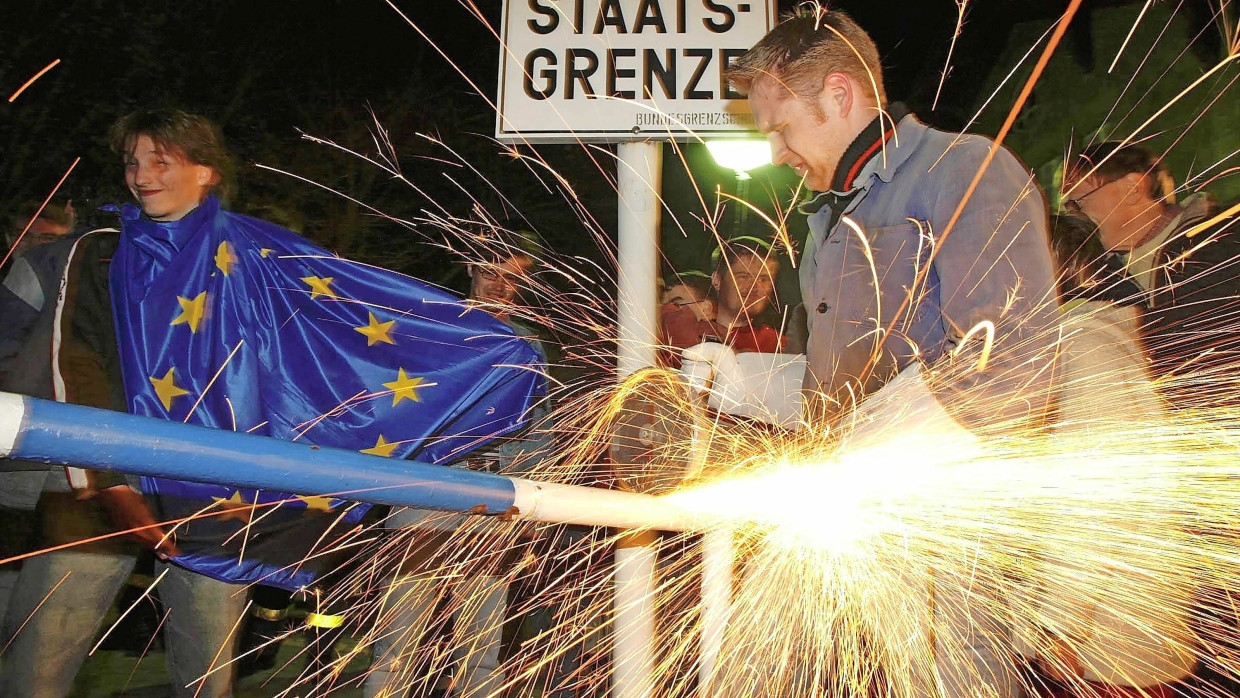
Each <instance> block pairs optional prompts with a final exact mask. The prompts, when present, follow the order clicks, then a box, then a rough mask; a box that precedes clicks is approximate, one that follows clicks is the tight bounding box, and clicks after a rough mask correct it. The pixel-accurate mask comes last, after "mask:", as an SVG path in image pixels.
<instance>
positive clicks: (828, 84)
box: [818, 72, 856, 118]
mask: <svg viewBox="0 0 1240 698" xmlns="http://www.w3.org/2000/svg"><path fill="white" fill-rule="evenodd" d="M818 103H819V104H820V105H821V106H822V108H823V109H824V110H825V111H826V113H827V114H828V115H834V116H837V117H840V118H847V116H848V114H849V113H850V112H851V111H852V110H853V106H854V105H855V104H856V85H855V84H854V83H853V81H852V80H851V79H850V78H849V77H848V76H847V75H845V74H844V73H840V72H834V73H827V75H826V77H824V78H823V79H822V94H821V95H819V96H818Z"/></svg>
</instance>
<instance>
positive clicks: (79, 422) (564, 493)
mask: <svg viewBox="0 0 1240 698" xmlns="http://www.w3.org/2000/svg"><path fill="white" fill-rule="evenodd" d="M5 456H7V457H10V458H16V459H22V460H30V461H37V462H43V463H48V464H53V465H67V466H81V467H87V468H95V469H106V470H116V471H120V472H125V473H133V474H137V475H155V476H159V477H166V478H171V479H176V480H189V481H192V482H203V483H211V484H219V485H229V486H233V487H242V488H250V489H266V490H276V491H280V492H291V493H296V494H301V495H318V496H332V497H336V498H342V499H352V500H357V501H363V502H371V503H374V504H390V505H396V506H408V507H416V508H419V509H438V510H442V511H457V512H465V513H474V514H491V515H496V514H507V515H510V516H514V517H517V518H521V519H529V520H533V521H543V522H547V523H575V524H586V525H592V526H614V527H616V528H637V529H642V528H645V529H656V530H669V531H684V530H689V529H694V528H698V527H699V526H701V525H703V524H704V523H706V522H705V521H704V520H703V519H701V518H700V517H698V516H696V515H694V514H693V513H692V512H687V511H685V510H683V509H680V508H678V507H675V506H673V505H672V504H671V503H669V502H667V501H664V500H662V499H659V498H656V497H651V496H649V495H643V494H635V493H631V492H618V491H614V490H603V489H597V488H590V487H576V486H572V485H560V484H555V483H546V482H535V481H532V480H524V479H521V478H512V477H505V476H502V475H493V474H490V473H482V472H476V471H471V470H464V469H460V468H449V467H445V466H441V465H431V464H427V463H422V462H418V461H409V460H396V459H389V458H383V457H381V456H372V455H367V454H364V453H358V452H355V451H346V450H343V449H336V448H325V447H319V446H311V445H309V444H302V443H296V442H291V441H281V440H279V439H273V438H269V437H265V436H256V435H253V434H244V433H238V432H232V431H226V430H223V429H209V428H206V427H200V426H195V425H191V424H181V423H178V422H168V421H164V420H160V419H151V418H148V417H138V416H134V415H129V414H124V413H120V412H112V411H109V410H100V409H95V408H92V407H82V406H80V405H68V404H64V403H59V402H52V401H49V400H40V399H36V398H30V397H25V396H21V395H15V394H12V393H3V392H0V457H5Z"/></svg>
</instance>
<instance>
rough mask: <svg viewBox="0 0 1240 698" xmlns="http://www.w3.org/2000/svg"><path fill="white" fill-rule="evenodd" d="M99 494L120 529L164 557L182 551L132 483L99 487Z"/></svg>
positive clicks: (114, 524)
mask: <svg viewBox="0 0 1240 698" xmlns="http://www.w3.org/2000/svg"><path fill="white" fill-rule="evenodd" d="M98 496H99V501H100V503H102V504H103V507H104V509H105V510H107V512H108V518H110V519H111V520H112V525H113V526H115V527H116V528H117V530H120V531H127V532H128V534H129V537H131V538H133V539H135V540H137V541H138V542H139V543H141V544H142V545H143V546H144V547H146V548H149V549H150V550H153V551H155V555H156V556H157V557H159V559H161V560H167V559H168V558H171V557H176V556H177V555H180V554H181V551H180V549H178V548H177V544H176V541H175V540H174V539H173V537H172V536H170V535H167V531H165V530H164V527H163V526H162V525H160V524H159V522H158V521H156V520H155V514H154V513H153V512H152V511H151V507H150V505H149V504H147V502H146V498H145V497H143V496H142V493H141V492H138V491H137V490H135V489H134V488H132V487H130V486H129V485H117V486H115V487H108V488H106V489H102V490H99V495H98Z"/></svg>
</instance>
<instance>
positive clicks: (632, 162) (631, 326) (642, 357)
mask: <svg viewBox="0 0 1240 698" xmlns="http://www.w3.org/2000/svg"><path fill="white" fill-rule="evenodd" d="M617 155H618V156H619V161H620V162H619V168H618V172H617V184H618V188H619V194H620V205H619V210H618V214H619V221H618V224H617V235H618V239H617V251H616V257H617V260H618V263H619V277H620V278H619V279H618V282H619V283H618V290H617V298H616V302H617V316H618V317H617V324H618V330H617V336H616V370H617V373H618V374H619V377H620V378H621V379H623V378H625V377H626V376H629V375H631V374H633V373H634V372H636V371H639V370H641V369H643V368H646V367H647V366H653V365H654V364H655V349H656V343H657V333H656V327H655V308H656V301H657V299H656V298H655V292H656V290H657V288H658V285H657V283H656V280H655V275H656V274H657V273H658V269H659V213H660V191H661V188H662V179H663V144H662V143H661V142H658V141H653V142H645V143H621V144H620V145H619V146H618V147H617ZM649 538H651V537H650V536H642V537H631V538H626V539H622V540H621V541H619V542H618V543H617V545H616V561H615V562H616V572H615V587H616V598H615V624H614V630H615V644H614V646H613V647H614V649H613V651H612V665H613V666H612V698H649V697H650V696H652V695H653V694H654V667H655V662H654V625H655V623H654V605H653V603H654V602H653V598H654V593H653V590H654V573H655V569H654V563H655V557H656V554H655V553H656V549H655V548H654V547H653V546H652V545H651V541H650V540H649Z"/></svg>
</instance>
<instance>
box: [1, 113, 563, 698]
mask: <svg viewBox="0 0 1240 698" xmlns="http://www.w3.org/2000/svg"><path fill="white" fill-rule="evenodd" d="M111 144H112V146H113V148H114V149H115V151H116V152H117V153H118V154H119V155H120V156H121V160H122V163H123V165H124V179H125V184H126V185H127V187H128V188H129V190H130V192H131V193H132V194H133V196H134V198H135V200H136V201H137V205H134V204H126V205H125V206H122V207H118V208H117V212H118V213H119V214H120V219H121V230H120V231H116V230H113V229H107V230H99V231H93V232H92V233H88V234H86V235H85V236H82V237H79V238H76V239H74V240H69V241H65V242H64V243H63V244H64V245H65V247H64V249H63V250H62V251H61V252H62V254H61V255H60V257H59V258H58V259H59V261H58V262H57V263H56V264H55V265H53V271H54V272H55V273H52V274H50V275H49V280H51V281H52V283H53V284H55V286H49V288H48V293H45V296H47V297H57V296H59V298H58V300H57V301H56V303H48V304H45V306H44V307H41V308H39V309H37V310H36V309H33V308H32V309H31V312H29V313H27V314H25V315H23V317H24V318H26V319H28V320H29V322H28V323H26V324H23V325H22V326H21V327H18V326H16V323H12V324H8V323H6V324H3V325H0V349H6V351H7V348H8V347H10V346H12V347H27V348H30V347H33V348H31V349H30V351H25V350H24V349H23V350H20V351H16V352H14V353H13V355H14V356H19V357H34V359H32V360H35V359H37V361H38V362H40V363H41V364H42V366H41V367H36V368H37V369H38V370H17V371H10V370H9V369H8V364H7V363H6V361H7V360H8V359H10V358H11V356H7V355H5V354H4V353H0V377H3V378H5V379H6V385H5V386H4V387H5V388H6V389H9V390H14V391H15V392H25V393H26V394H30V395H35V396H37V397H48V398H53V399H57V400H62V401H66V402H74V403H78V404H88V405H92V406H96V407H103V408H108V409H114V410H118V411H125V412H129V413H131V414H137V415H143V416H147V417H152V418H156V419H166V420H170V421H179V422H187V423H191V424H198V425H200V426H205V427H212V428H218V429H227V430H233V431H245V432H249V433H253V434H260V435H265V436H271V437H275V438H280V439H285V440H290V441H292V440H296V441H300V442H303V443H309V444H314V445H318V446H327V447H335V448H346V449H349V450H356V451H362V452H364V453H367V454H371V455H375V456H384V457H393V458H406V457H418V458H421V459H424V460H425V461H426V462H439V461H442V460H445V459H446V458H447V457H448V456H458V455H464V454H465V453H467V452H469V451H470V450H471V447H478V446H482V445H485V444H487V443H488V442H489V441H490V440H491V439H493V438H494V437H496V436H498V435H502V434H504V433H507V432H509V431H512V430H514V429H518V428H520V427H521V426H522V425H523V424H524V422H525V416H524V415H525V414H526V413H527V411H528V409H529V408H530V406H531V402H532V401H533V399H534V397H535V395H536V394H541V392H542V385H543V381H542V379H541V378H540V376H539V374H538V373H537V372H536V371H533V370H529V369H530V367H531V366H540V365H541V364H542V363H543V362H542V361H541V360H540V359H539V357H538V354H537V353H536V352H535V350H534V349H533V348H532V347H531V346H530V345H529V344H528V343H527V342H526V341H524V340H523V339H522V338H520V337H518V336H516V334H515V333H514V331H513V329H512V328H511V327H509V326H508V325H505V324H504V323H502V322H500V321H499V320H497V319H495V318H494V317H492V316H490V315H488V314H486V313H465V312H464V311H465V310H467V309H468V306H467V305H466V304H465V303H464V302H463V301H462V300H461V299H459V298H457V297H456V296H455V295H453V294H451V293H448V292H446V291H442V290H440V289H437V288H434V287H432V286H429V285H427V284H424V283H422V282H420V281H417V280H416V279H412V278H409V277H406V276H403V275H400V274H396V273H394V272H390V271H387V270H384V269H379V268H376V267H373V266H370V265H362V264H355V263H352V262H350V261H348V260H346V259H342V258H340V257H338V256H336V255H333V254H331V253H330V252H328V251H327V250H324V249H323V248H321V247H318V246H316V245H314V244H312V243H310V242H308V241H307V240H305V239H303V238H301V237H300V236H298V235H297V234H295V233H293V232H292V231H289V230H286V229H284V228H281V227H279V226H276V225H273V224H271V223H267V222H265V221H261V220H258V219H255V218H250V217H248V216H243V215H240V214H236V213H232V212H230V211H227V210H225V209H224V208H223V207H222V205H221V203H220V200H219V198H218V197H217V194H218V193H221V192H222V191H224V190H225V189H226V187H227V184H228V181H229V177H228V174H229V162H230V161H229V158H228V155H227V153H226V151H225V149H224V147H223V143H222V140H221V138H220V135H219V131H218V129H217V128H216V127H215V125H214V124H212V123H211V122H210V121H209V120H207V119H206V118H204V117H201V116H198V115H194V114H188V113H185V112H181V111H175V110H166V109H158V110H143V111H139V112H135V113H133V114H130V115H129V116H126V117H124V118H123V119H121V120H120V121H119V122H118V123H117V125H116V126H115V127H114V128H113V131H112V134H111ZM61 244H62V243H54V244H53V245H61ZM49 247H52V246H49ZM52 288H58V289H63V292H62V293H59V294H57V293H56V292H54V291H52V290H51V289H52ZM2 299H3V297H0V300H2ZM62 310H64V311H65V312H62ZM62 318H64V319H65V320H64V321H63V322H62ZM70 319H71V320H70ZM87 322H89V325H88V326H85V325H84V323H87ZM47 336H50V337H53V338H55V339H54V341H48V342H46V343H44V338H45V337H47ZM60 337H64V338H65V341H64V342H60V341H59V338H60ZM32 342H33V344H32ZM48 345H50V346H52V347H53V352H52V355H51V356H50V357H49V356H47V352H46V349H42V353H40V348H41V347H45V346H48ZM14 375H17V376H18V377H19V378H21V379H23V380H24V381H25V382H26V385H24V386H12V385H9V384H8V378H10V377H12V376H14ZM28 377H33V378H28ZM462 396H465V397H462ZM462 444H466V445H465V446H464V447H463V446H462ZM43 468H44V471H43V472H44V474H45V480H44V483H43V490H44V495H45V496H44V498H43V500H41V505H42V501H46V499H47V497H46V495H47V494H48V493H49V492H54V493H55V494H57V495H65V496H63V497H61V498H60V499H58V500H57V501H59V502H61V505H58V508H56V509H55V510H54V511H50V512H49V517H48V518H49V520H56V519H60V518H63V516H61V515H62V514H64V513H65V510H64V509H63V506H64V505H65V503H66V502H69V503H72V502H87V503H96V502H102V503H103V509H104V510H105V511H102V512H91V513H94V514H95V518H96V519H98V521H92V522H90V526H93V527H95V529H96V530H95V531H94V532H106V531H107V530H122V531H132V530H133V529H134V528H135V527H136V526H148V525H149V528H145V529H143V530H144V533H143V534H142V535H140V536H138V537H139V538H140V539H141V542H142V543H144V544H145V545H146V546H147V547H150V548H153V549H155V551H156V552H157V553H158V554H159V555H160V557H161V561H160V563H159V564H158V568H159V569H158V570H157V572H158V573H160V574H162V575H163V577H162V578H161V581H160V582H159V587H158V591H159V594H160V596H161V598H162V601H163V602H164V605H165V606H166V607H167V608H168V609H169V616H168V620H167V623H166V626H165V641H166V645H167V653H166V662H167V664H168V673H169V676H170V679H171V685H172V695H174V696H178V697H181V696H185V697H188V696H199V697H200V698H223V697H226V696H230V695H231V693H232V684H233V675H234V673H235V664H234V663H233V662H232V661H231V660H232V658H233V648H234V644H235V642H236V635H237V633H236V632H235V629H236V627H237V625H238V620H239V618H240V616H241V613H242V611H243V609H244V608H245V605H246V602H247V596H248V589H249V587H250V586H251V585H253V584H256V583H262V584H266V585H272V586H279V587H281V588H284V589H287V590H290V591H293V590H301V589H306V588H309V587H310V585H311V584H313V583H314V582H315V580H316V579H317V578H318V576H319V573H320V572H321V571H324V570H325V569H327V568H328V566H330V565H331V564H333V563H334V562H337V561H338V560H335V559H325V558H324V557H323V556H321V555H315V554H312V551H313V550H314V548H315V545H316V541H320V540H335V537H336V535H338V534H333V535H332V536H328V533H329V532H330V531H335V530H339V529H338V527H339V528H340V529H344V530H359V528H358V527H355V524H358V522H359V521H360V519H361V517H362V516H363V514H364V513H365V511H366V509H367V506H366V505H361V504H357V503H352V502H346V501H345V500H343V499H340V498H338V497H332V496H313V497H311V496H298V495H295V494H290V493H282V492H269V491H266V490H262V491H255V490H253V489H238V488H235V487H226V486H216V485H204V484H200V483H190V482H182V481H175V480H168V479H166V478H158V477H143V478H142V480H141V483H140V487H141V491H140V492H139V491H138V490H137V489H135V487H134V486H133V485H134V484H136V483H131V482H129V481H127V480H125V479H120V482H116V481H115V480H116V479H117V478H116V476H112V475H109V474H107V473H95V474H90V473H86V472H84V471H77V470H76V469H73V470H71V473H72V474H71V477H70V478H69V481H68V482H65V480H66V478H65V477H64V476H63V475H61V476H60V477H56V476H55V474H47V471H46V466H43ZM92 475H93V477H92ZM71 487H72V490H71V489H70V488H71ZM74 492H76V495H75V494H74ZM302 494H303V495H305V494H316V493H302ZM152 509H154V511H155V512H157V515H156V514H154V513H152ZM256 512H257V514H258V515H255V514H256ZM104 517H106V518H104ZM105 521H107V523H106V524H105V523H104V522H105ZM157 521H163V522H176V526H175V537H166V536H164V532H165V529H162V528H161V527H159V526H157V525H155V523H156V522H157ZM107 524H110V525H111V526H110V529H109V527H108V526H107ZM100 526H102V527H103V530H102V531H100V530H97V529H98V528H99V527H100ZM77 533H78V537H77V539H79V540H80V539H81V538H83V537H89V536H82V535H81V531H80V530H78V531H77ZM64 542H69V541H64ZM338 542H340V543H341V545H342V547H344V548H348V547H350V546H349V545H347V544H346V542H345V541H338ZM329 558H330V556H329ZM134 560H135V558H134V551H133V550H132V549H122V550H107V551H98V550H93V549H91V550H82V549H79V548H77V547H72V548H68V549H65V550H56V551H54V552H49V553H44V554H41V555H39V556H37V557H34V558H32V559H31V563H32V564H28V565H25V566H24V567H23V569H22V572H21V575H20V577H19V579H18V582H17V585H16V588H15V590H14V592H13V598H12V600H11V602H10V604H9V608H8V613H7V614H6V619H5V623H6V627H7V628H8V630H9V631H10V632H11V633H13V632H15V633H16V636H15V637H14V638H13V640H12V644H11V645H10V647H9V650H8V653H7V654H6V657H5V660H6V661H5V665H4V671H3V673H2V674H0V695H5V696H9V695H13V696H32V697H37V698H60V697H61V696H64V695H67V694H68V693H69V691H70V690H71V687H72V684H73V679H74V676H75V674H76V673H77V670H78V668H79V667H80V666H81V663H82V661H83V659H84V658H85V655H86V652H87V650H88V649H89V647H90V642H91V641H92V639H93V638H94V635H95V634H96V632H98V629H99V628H100V625H101V623H102V621H103V618H104V615H105V613H106V611H107V609H108V607H109V606H110V605H111V602H112V599H113V598H114V596H115V593H116V591H117V590H118V589H119V588H120V586H121V584H123V582H124V581H125V579H126V578H127V577H128V575H129V572H130V570H131V569H132V568H133V565H134ZM52 587H55V588H56V593H55V594H53V595H51V596H50V597H49V596H48V593H49V590H50V589H52ZM27 619H28V620H27ZM19 625H20V631H19V630H18V626H19Z"/></svg>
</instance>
